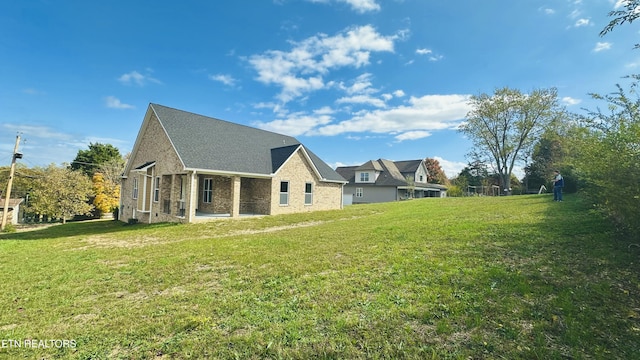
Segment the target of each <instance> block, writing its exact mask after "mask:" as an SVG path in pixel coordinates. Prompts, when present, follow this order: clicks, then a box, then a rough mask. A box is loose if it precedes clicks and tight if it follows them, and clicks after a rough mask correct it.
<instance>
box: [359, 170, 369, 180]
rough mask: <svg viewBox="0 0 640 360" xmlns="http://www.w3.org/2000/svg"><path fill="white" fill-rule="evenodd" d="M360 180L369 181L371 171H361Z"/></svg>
mask: <svg viewBox="0 0 640 360" xmlns="http://www.w3.org/2000/svg"><path fill="white" fill-rule="evenodd" d="M360 182H369V173H368V172H362V173H360Z"/></svg>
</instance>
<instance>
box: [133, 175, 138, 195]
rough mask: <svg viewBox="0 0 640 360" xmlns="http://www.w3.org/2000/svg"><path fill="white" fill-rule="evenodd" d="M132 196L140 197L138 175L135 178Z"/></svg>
mask: <svg viewBox="0 0 640 360" xmlns="http://www.w3.org/2000/svg"><path fill="white" fill-rule="evenodd" d="M131 197H132V198H134V199H137V198H138V178H137V177H135V178H133V193H132V194H131Z"/></svg>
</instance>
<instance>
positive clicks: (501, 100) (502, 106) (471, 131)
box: [460, 87, 562, 194]
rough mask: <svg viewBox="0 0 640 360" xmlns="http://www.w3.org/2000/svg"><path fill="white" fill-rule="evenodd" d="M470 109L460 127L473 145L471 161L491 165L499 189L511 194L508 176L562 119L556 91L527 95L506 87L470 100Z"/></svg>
mask: <svg viewBox="0 0 640 360" xmlns="http://www.w3.org/2000/svg"><path fill="white" fill-rule="evenodd" d="M470 105H471V107H472V110H471V111H470V112H469V113H468V114H467V121H466V122H465V123H464V124H463V125H462V126H461V127H460V131H461V132H462V133H464V134H465V135H466V136H467V137H469V139H470V140H471V141H472V142H473V146H474V149H473V151H472V153H471V154H470V155H471V157H472V158H473V159H474V160H478V161H481V162H486V163H490V164H492V166H494V168H495V170H496V173H497V174H498V175H499V178H500V187H501V188H502V189H503V190H504V189H507V191H506V192H505V193H506V194H510V193H511V175H512V172H513V167H514V165H515V164H516V163H519V162H521V161H522V160H524V159H525V158H526V157H527V156H528V155H529V154H531V149H532V147H533V144H534V143H535V140H536V139H537V138H538V137H539V136H540V135H541V134H542V133H543V132H544V131H545V130H546V129H547V128H549V126H550V125H552V124H553V123H554V122H555V121H556V120H558V118H559V117H560V116H561V114H562V111H561V109H560V108H559V105H558V95H557V90H556V89H555V88H552V89H538V90H534V91H532V92H531V93H530V94H523V93H521V92H520V91H519V90H515V89H510V88H508V87H505V88H501V89H497V90H496V91H495V92H494V94H493V95H488V94H484V93H483V94H480V95H474V96H472V97H471V100H470Z"/></svg>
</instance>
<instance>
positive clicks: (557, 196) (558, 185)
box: [553, 170, 564, 201]
mask: <svg viewBox="0 0 640 360" xmlns="http://www.w3.org/2000/svg"><path fill="white" fill-rule="evenodd" d="M553 173H554V174H555V176H554V177H553V201H562V188H563V187H564V179H563V178H562V175H560V171H558V170H555V171H554V172H553Z"/></svg>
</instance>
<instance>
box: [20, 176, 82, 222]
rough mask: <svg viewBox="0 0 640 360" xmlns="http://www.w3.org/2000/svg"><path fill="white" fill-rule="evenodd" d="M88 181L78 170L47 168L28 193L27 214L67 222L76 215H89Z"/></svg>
mask: <svg viewBox="0 0 640 360" xmlns="http://www.w3.org/2000/svg"><path fill="white" fill-rule="evenodd" d="M92 196H93V189H92V183H91V180H90V179H89V178H88V177H87V176H85V175H84V174H83V173H82V172H80V171H73V170H71V169H70V168H68V167H57V166H56V165H53V164H52V165H49V166H48V167H47V168H46V169H45V171H44V172H43V173H42V176H41V177H39V178H38V179H36V181H35V184H34V188H33V189H32V190H31V201H30V204H29V211H30V212H32V213H35V214H39V215H45V216H48V217H50V218H56V219H62V222H63V223H65V222H66V221H67V219H70V218H72V217H73V216H75V215H89V214H91V212H92V211H93V205H91V204H90V203H89V200H90V198H91V197H92Z"/></svg>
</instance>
